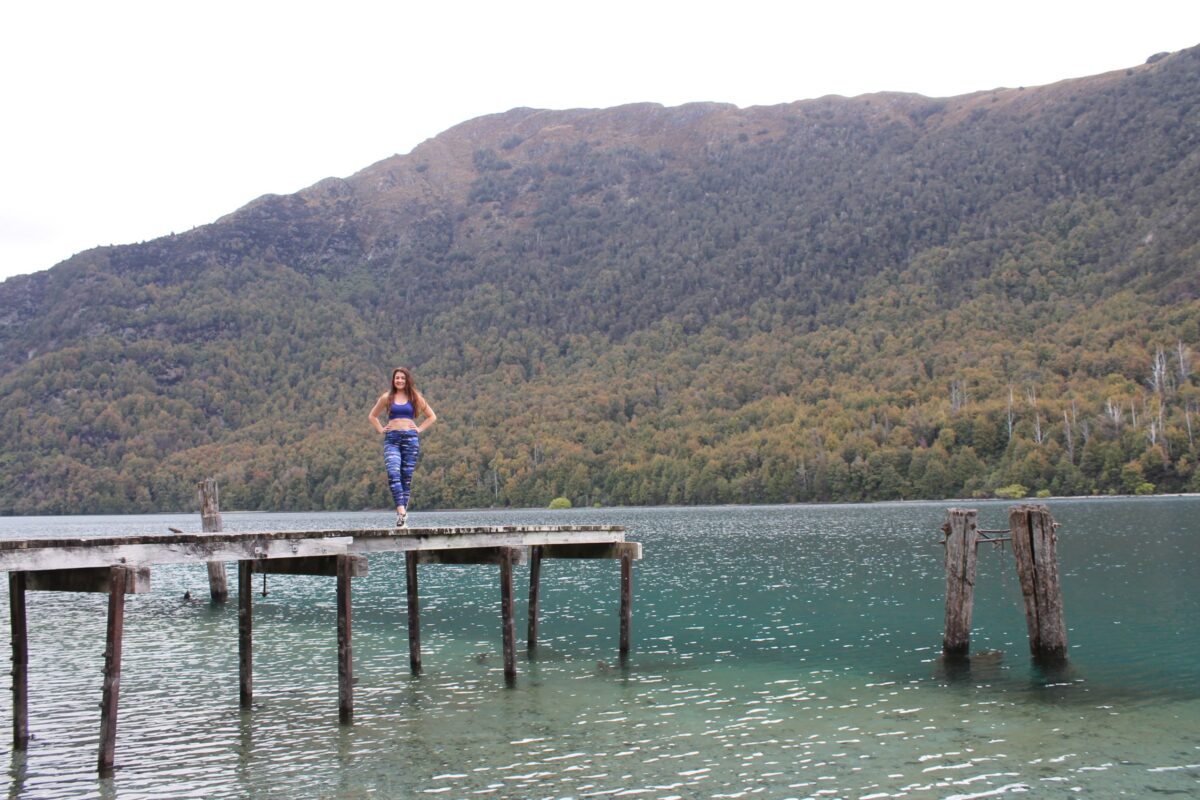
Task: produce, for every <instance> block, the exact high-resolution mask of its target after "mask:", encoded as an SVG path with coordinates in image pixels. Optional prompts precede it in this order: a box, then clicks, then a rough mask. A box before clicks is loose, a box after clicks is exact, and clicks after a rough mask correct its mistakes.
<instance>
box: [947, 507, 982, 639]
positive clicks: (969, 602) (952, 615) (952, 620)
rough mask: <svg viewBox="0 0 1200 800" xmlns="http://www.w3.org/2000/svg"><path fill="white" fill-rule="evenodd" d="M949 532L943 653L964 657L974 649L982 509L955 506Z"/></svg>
mask: <svg viewBox="0 0 1200 800" xmlns="http://www.w3.org/2000/svg"><path fill="white" fill-rule="evenodd" d="M947 516H948V517H949V519H948V521H947V523H946V526H945V528H944V529H943V530H945V532H946V541H945V542H944V544H945V545H946V631H945V634H944V635H943V637H942V655H943V656H945V657H946V658H965V657H966V656H967V654H968V653H970V651H971V615H972V612H973V609H974V604H975V566H976V550H977V548H976V544H977V541H978V538H979V512H978V511H976V510H975V509H972V508H952V509H950V510H949V511H948V512H947Z"/></svg>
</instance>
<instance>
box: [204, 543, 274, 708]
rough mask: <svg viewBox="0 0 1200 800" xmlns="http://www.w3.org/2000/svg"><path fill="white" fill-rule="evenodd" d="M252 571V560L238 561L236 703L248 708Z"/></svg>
mask: <svg viewBox="0 0 1200 800" xmlns="http://www.w3.org/2000/svg"><path fill="white" fill-rule="evenodd" d="M210 566H211V565H210ZM222 566H223V565H222ZM253 573H254V562H252V561H246V560H244V559H243V560H241V561H238V705H239V706H241V707H242V708H250V706H251V704H252V703H253V702H254V650H253V648H254V643H253V632H254V617H253V612H254V591H253V589H251V588H250V579H251V578H252V577H253V576H254V575H253ZM264 577H265V576H264Z"/></svg>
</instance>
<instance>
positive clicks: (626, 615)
mask: <svg viewBox="0 0 1200 800" xmlns="http://www.w3.org/2000/svg"><path fill="white" fill-rule="evenodd" d="M632 622H633V553H632V552H631V551H630V550H629V548H622V551H621V645H620V655H621V660H622V661H625V660H626V659H628V658H629V632H630V628H631V627H632Z"/></svg>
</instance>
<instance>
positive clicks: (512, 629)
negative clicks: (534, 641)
mask: <svg viewBox="0 0 1200 800" xmlns="http://www.w3.org/2000/svg"><path fill="white" fill-rule="evenodd" d="M512 567H513V548H511V547H502V548H500V623H501V627H502V630H503V638H504V678H505V680H507V681H508V682H510V683H511V682H512V681H514V680H516V677H517V643H516V639H517V633H516V626H515V624H514V622H513V592H512Z"/></svg>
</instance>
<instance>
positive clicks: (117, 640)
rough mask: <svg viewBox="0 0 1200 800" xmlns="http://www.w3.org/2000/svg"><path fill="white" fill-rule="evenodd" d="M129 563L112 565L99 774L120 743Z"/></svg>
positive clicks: (107, 766)
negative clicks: (119, 703) (123, 644)
mask: <svg viewBox="0 0 1200 800" xmlns="http://www.w3.org/2000/svg"><path fill="white" fill-rule="evenodd" d="M129 572H130V568H129V567H120V566H118V567H111V568H110V570H109V573H110V575H111V577H110V582H109V587H108V629H107V633H106V636H105V644H104V690H103V695H102V698H101V700H100V757H99V759H98V767H99V771H100V774H101V775H102V776H103V775H111V774H112V771H113V754H114V753H115V751H116V746H117V699H118V696H119V695H120V693H121V643H122V640H123V638H124V634H125V589H126V584H127V579H128V577H129Z"/></svg>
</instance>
